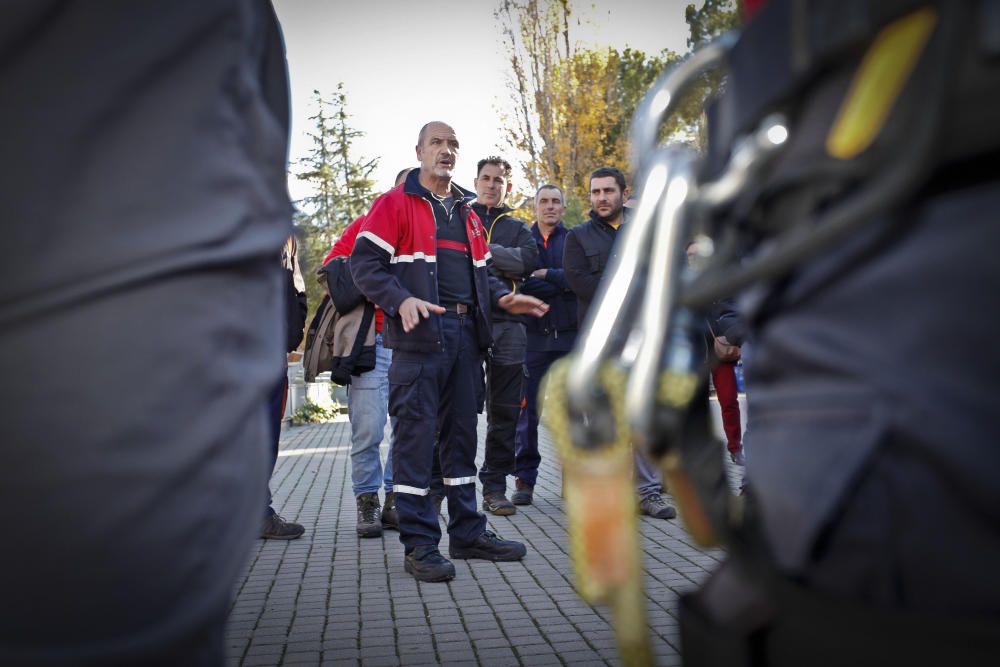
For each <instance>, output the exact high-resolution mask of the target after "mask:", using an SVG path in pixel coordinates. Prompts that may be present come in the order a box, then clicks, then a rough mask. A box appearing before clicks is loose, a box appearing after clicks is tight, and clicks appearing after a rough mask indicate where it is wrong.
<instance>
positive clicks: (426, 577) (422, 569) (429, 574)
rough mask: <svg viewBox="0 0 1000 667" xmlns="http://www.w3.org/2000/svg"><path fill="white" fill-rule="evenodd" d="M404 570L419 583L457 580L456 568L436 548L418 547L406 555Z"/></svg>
mask: <svg viewBox="0 0 1000 667" xmlns="http://www.w3.org/2000/svg"><path fill="white" fill-rule="evenodd" d="M403 569H404V570H406V573H407V574H412V575H413V578H414V579H416V580H417V581H450V580H452V579H454V578H455V566H454V565H452V564H451V561H450V560H448V559H447V558H445V557H444V556H442V555H441V552H440V551H438V549H437V547H434V546H427V547H416V548H415V549H414V550H413V551H411V552H410V553H408V554H406V557H405V558H403Z"/></svg>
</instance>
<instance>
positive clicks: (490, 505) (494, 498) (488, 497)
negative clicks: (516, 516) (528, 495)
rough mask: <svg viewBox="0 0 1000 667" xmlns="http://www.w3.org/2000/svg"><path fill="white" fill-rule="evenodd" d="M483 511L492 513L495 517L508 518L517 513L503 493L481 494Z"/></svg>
mask: <svg viewBox="0 0 1000 667" xmlns="http://www.w3.org/2000/svg"><path fill="white" fill-rule="evenodd" d="M483 511H484V512H492V513H493V514H496V515H497V516H510V515H511V514H513V513H514V512H516V511H517V508H516V507H514V503H512V502H510V501H509V500H507V496H506V495H505V494H504V492H503V491H490V492H489V493H484V494H483Z"/></svg>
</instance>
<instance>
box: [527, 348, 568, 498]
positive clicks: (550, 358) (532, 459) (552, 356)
mask: <svg viewBox="0 0 1000 667" xmlns="http://www.w3.org/2000/svg"><path fill="white" fill-rule="evenodd" d="M566 354H567V353H566V352H536V351H532V350H528V352H527V354H526V355H525V358H524V389H523V391H522V399H521V411H520V414H519V415H518V418H517V434H516V438H515V444H514V456H515V462H514V476H515V477H517V478H518V479H519V480H521V482H523V483H524V484H527V485H528V486H534V485H535V481H536V480H537V479H538V466H539V465H540V464H541V462H542V457H541V455H540V454H539V453H538V391H539V388H540V386H541V383H542V378H543V377H545V374H546V373H547V372H548V371H549V368H550V367H551V366H552V364H554V363H555V362H556V360H557V359H561V358H562V357H564V356H566Z"/></svg>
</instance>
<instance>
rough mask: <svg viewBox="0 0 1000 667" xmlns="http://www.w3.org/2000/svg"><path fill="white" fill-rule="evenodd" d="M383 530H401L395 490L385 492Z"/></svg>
mask: <svg viewBox="0 0 1000 667" xmlns="http://www.w3.org/2000/svg"><path fill="white" fill-rule="evenodd" d="M382 530H399V512H397V511H396V492H395V491H387V492H386V494H385V505H383V506H382Z"/></svg>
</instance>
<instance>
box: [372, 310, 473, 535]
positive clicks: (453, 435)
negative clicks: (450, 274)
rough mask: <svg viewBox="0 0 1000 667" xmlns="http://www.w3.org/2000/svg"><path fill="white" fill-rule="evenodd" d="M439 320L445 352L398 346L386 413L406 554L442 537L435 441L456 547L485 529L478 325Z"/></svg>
mask: <svg viewBox="0 0 1000 667" xmlns="http://www.w3.org/2000/svg"><path fill="white" fill-rule="evenodd" d="M440 318H441V319H440V322H441V344H442V349H441V350H439V351H437V352H410V351H406V350H395V351H394V352H393V357H392V366H391V367H390V368H389V414H390V415H392V416H393V417H395V418H396V441H395V443H394V446H393V452H392V468H393V476H394V480H393V481H394V488H395V490H396V509H397V510H398V512H399V539H400V541H401V542H402V543H403V546H404V547H405V549H406V551H407V553H408V552H410V551H412V550H413V549H414V548H415V547H419V546H428V545H437V544H438V542H439V541H440V540H441V528H440V526H439V524H438V518H437V514H436V513H435V511H434V505H433V503H432V502H431V498H430V491H431V475H432V469H433V463H434V461H433V459H434V443H435V438H438V446H439V450H440V457H439V458H440V465H441V473H442V478H443V479H442V481H443V483H444V486H445V490H446V495H447V498H448V517H449V521H448V534H449V536H450V538H451V542H452V544H459V545H468V544H471V543H472V542H473V541H475V539H476V538H477V537H479V536H480V535H481V534H482V533H483V531H484V530H485V528H486V518H485V517H484V516H483V515H482V514H480V513H479V512H478V511H477V509H476V443H477V437H476V424H477V422H478V417H477V413H478V406H479V403H480V396H481V391H482V382H483V375H482V373H483V362H482V352H481V350H480V349H479V342H478V338H477V336H476V323H475V320H474V319H473V318H472V317H471V316H468V315H458V314H455V313H445V314H444V315H441V316H440Z"/></svg>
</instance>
